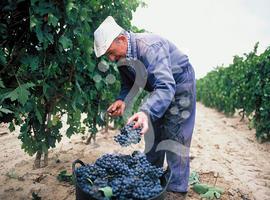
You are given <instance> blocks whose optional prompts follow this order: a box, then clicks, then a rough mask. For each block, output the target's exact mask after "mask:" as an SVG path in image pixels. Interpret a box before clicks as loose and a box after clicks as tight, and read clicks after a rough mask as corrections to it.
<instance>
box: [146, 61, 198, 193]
mask: <svg viewBox="0 0 270 200" xmlns="http://www.w3.org/2000/svg"><path fill="white" fill-rule="evenodd" d="M183 76H184V77H183V79H182V80H183V81H182V82H181V83H177V86H176V93H175V96H174V99H173V101H172V103H171V104H170V106H169V108H168V109H167V111H166V112H165V114H164V116H163V117H162V118H161V119H159V120H157V121H155V122H153V121H152V124H150V130H149V132H148V133H146V134H145V153H146V156H147V159H148V160H149V161H150V162H151V163H152V164H154V165H156V166H158V167H163V164H164V160H165V155H166V160H167V164H168V167H169V168H170V170H171V173H172V177H171V181H170V183H169V185H168V190H169V191H175V192H187V190H188V180H189V174H190V159H189V150H190V144H191V138H192V133H193V129H194V124H195V113H196V82H195V75H194V70H193V68H192V67H191V66H190V68H189V69H188V70H187V72H185V73H184V74H183Z"/></svg>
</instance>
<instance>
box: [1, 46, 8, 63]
mask: <svg viewBox="0 0 270 200" xmlns="http://www.w3.org/2000/svg"><path fill="white" fill-rule="evenodd" d="M6 64H7V60H6V57H5V53H4V52H3V51H2V49H0V65H3V66H5V65H6Z"/></svg>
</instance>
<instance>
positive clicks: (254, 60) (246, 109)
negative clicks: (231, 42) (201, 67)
mask: <svg viewBox="0 0 270 200" xmlns="http://www.w3.org/2000/svg"><path fill="white" fill-rule="evenodd" d="M257 48H258V43H257V44H256V45H255V47H254V50H253V51H252V52H250V53H247V54H245V55H244V56H243V57H241V56H235V57H234V60H233V63H232V64H231V65H229V66H220V67H217V69H216V70H214V71H212V72H210V73H208V74H207V75H206V76H205V77H204V78H202V79H199V80H198V81H197V100H198V101H201V102H202V103H203V104H205V105H206V106H209V107H213V108H216V109H217V110H218V111H221V112H224V113H225V114H226V115H228V116H232V115H233V114H234V113H235V112H239V114H240V115H241V116H242V119H243V118H244V117H248V119H250V127H251V128H255V129H256V136H257V138H258V140H259V142H263V141H269V140H270V123H269V119H270V48H268V49H266V50H265V52H263V53H262V54H260V55H257V54H256V53H257Z"/></svg>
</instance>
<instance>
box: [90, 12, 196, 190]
mask: <svg viewBox="0 0 270 200" xmlns="http://www.w3.org/2000/svg"><path fill="white" fill-rule="evenodd" d="M94 50H95V54H96V56H97V57H100V56H102V55H106V56H107V57H108V59H109V60H110V61H113V62H117V61H119V60H121V59H133V60H139V61H140V62H141V63H143V65H144V66H143V67H144V68H145V70H146V71H147V76H146V79H147V81H146V84H145V86H144V89H145V90H146V91H149V92H150V96H149V97H148V98H147V100H146V101H145V102H144V103H143V104H142V106H141V107H140V111H139V112H137V113H135V114H134V115H133V116H132V117H130V118H129V120H128V122H131V121H134V122H135V127H136V128H138V127H139V126H141V127H142V134H145V133H146V134H145V137H147V135H148V132H149V129H150V125H149V124H150V123H151V127H153V132H154V136H155V137H154V142H153V146H152V147H151V149H150V150H149V151H148V152H146V156H147V159H148V160H149V161H150V162H151V163H152V164H154V165H156V166H158V167H163V164H164V158H165V154H166V160H167V163H168V166H169V167H170V169H171V172H172V179H171V181H170V183H169V186H168V191H172V192H179V193H185V192H187V190H188V178H189V172H190V166H189V147H190V143H191V138H192V133H193V128H194V122H195V109H196V88H195V74H194V70H193V67H192V65H191V64H190V62H189V59H188V57H187V56H186V55H185V54H183V53H182V52H181V51H179V50H178V49H177V47H176V46H175V45H174V44H172V43H171V42H170V41H168V40H166V39H164V38H162V37H160V36H158V35H155V34H151V33H133V32H131V31H125V30H123V29H122V28H121V27H120V26H119V25H118V24H117V23H116V22H115V20H114V19H113V18H112V17H111V16H109V17H107V18H106V19H105V20H104V21H103V22H102V24H101V25H100V26H99V27H98V28H97V30H96V31H95V32H94ZM136 67H137V68H138V67H141V66H129V67H128V66H121V67H119V68H118V69H119V72H120V76H121V83H122V84H121V91H120V94H119V97H118V98H117V100H116V101H115V102H114V103H113V104H112V105H111V106H110V107H109V108H108V112H109V114H110V115H111V116H121V115H123V113H124V110H125V107H126V106H127V105H126V103H125V102H126V101H125V98H126V96H127V95H128V93H129V92H130V89H131V88H132V87H133V84H135V83H134V81H135V70H134V68H136ZM164 141H168V143H167V144H168V145H167V146H166V142H164ZM159 144H165V146H164V145H161V147H160V146H159ZM171 144H177V146H178V147H180V148H176V149H177V151H181V152H176V149H175V148H174V147H172V146H173V145H171ZM146 145H147V140H146ZM158 146H159V147H158ZM178 149H179V150H178ZM183 149H184V150H183Z"/></svg>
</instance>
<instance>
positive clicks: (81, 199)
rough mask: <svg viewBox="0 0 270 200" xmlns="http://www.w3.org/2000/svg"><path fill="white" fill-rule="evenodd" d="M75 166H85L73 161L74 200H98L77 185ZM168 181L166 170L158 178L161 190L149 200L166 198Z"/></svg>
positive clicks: (168, 171)
mask: <svg viewBox="0 0 270 200" xmlns="http://www.w3.org/2000/svg"><path fill="white" fill-rule="evenodd" d="M76 164H80V165H81V166H85V164H84V162H83V161H81V160H75V161H74V162H73V163H72V173H73V176H74V179H75V187H76V200H98V199H96V198H94V197H92V196H91V195H89V194H87V193H85V192H84V191H83V190H82V189H81V188H80V187H79V185H78V184H77V177H76V173H75V169H76ZM168 173H169V174H168ZM170 179H171V173H170V170H167V171H166V172H165V173H164V174H163V175H162V176H161V177H160V184H161V186H162V188H163V190H162V191H161V192H160V193H159V194H158V195H156V196H155V197H152V198H150V199H149V200H164V199H165V196H166V190H167V186H168V183H169V181H170Z"/></svg>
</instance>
